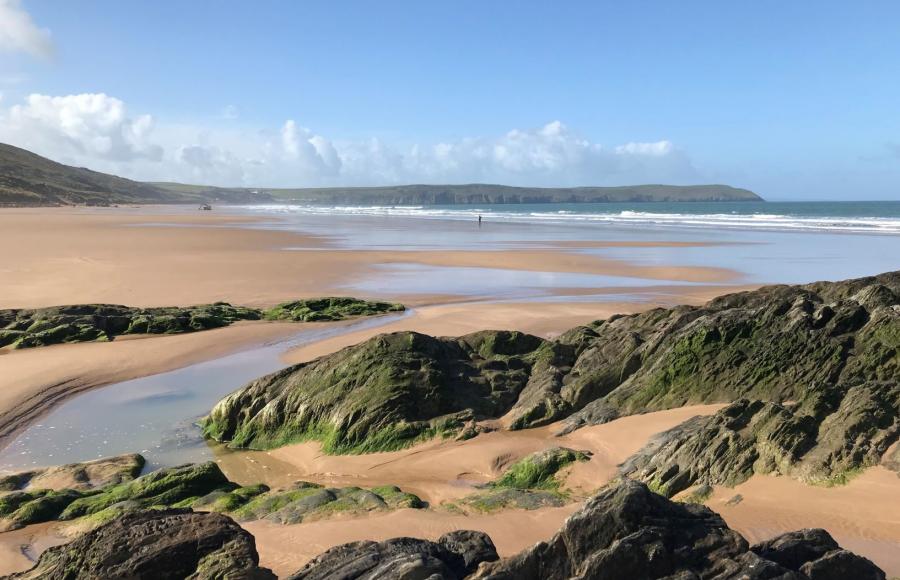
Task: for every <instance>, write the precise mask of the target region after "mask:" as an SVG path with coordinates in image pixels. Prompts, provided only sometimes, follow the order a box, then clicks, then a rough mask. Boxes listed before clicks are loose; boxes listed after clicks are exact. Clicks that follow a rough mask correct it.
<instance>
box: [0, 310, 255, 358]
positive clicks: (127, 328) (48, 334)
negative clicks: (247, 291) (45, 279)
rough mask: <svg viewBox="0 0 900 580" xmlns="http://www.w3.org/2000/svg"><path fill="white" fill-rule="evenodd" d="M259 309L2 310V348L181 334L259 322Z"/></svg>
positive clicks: (0, 337) (0, 338)
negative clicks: (144, 335)
mask: <svg viewBox="0 0 900 580" xmlns="http://www.w3.org/2000/svg"><path fill="white" fill-rule="evenodd" d="M260 318H261V313H260V311H259V310H257V309H255V308H243V307H240V306H232V305H230V304H228V303H225V302H217V303H215V304H204V305H200V306H190V307H185V308H178V307H171V308H170V307H163V308H131V307H128V306H120V305H116V304H82V305H76V306H54V307H50V308H38V309H33V310H0V348H2V347H9V348H29V347H35V346H46V345H50V344H59V343H65V342H92V341H104V340H112V339H113V338H115V337H116V336H120V335H125V334H178V333H184V332H195V331H199V330H208V329H211V328H219V327H222V326H227V325H229V324H232V323H233V322H236V321H238V320H259V319H260Z"/></svg>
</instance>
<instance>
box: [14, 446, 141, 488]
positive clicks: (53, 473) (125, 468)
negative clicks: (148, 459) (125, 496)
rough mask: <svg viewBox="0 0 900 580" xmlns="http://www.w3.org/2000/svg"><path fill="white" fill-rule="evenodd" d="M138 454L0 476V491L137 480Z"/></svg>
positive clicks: (139, 467)
mask: <svg viewBox="0 0 900 580" xmlns="http://www.w3.org/2000/svg"><path fill="white" fill-rule="evenodd" d="M144 463H145V461H144V458H143V457H142V456H140V455H138V454H137V453H129V454H126V455H117V456H115V457H104V458H102V459H95V460H93V461H85V462H83V463H69V464H67V465H58V466H55V467H45V468H41V469H32V470H29V471H20V472H18V473H12V474H9V475H4V476H2V477H0V492H4V491H22V490H26V489H52V490H57V491H58V490H62V489H76V490H86V489H96V488H100V487H106V486H107V485H114V484H117V483H122V482H125V481H128V480H131V479H134V478H135V477H137V476H138V475H139V474H140V473H141V469H143V468H144Z"/></svg>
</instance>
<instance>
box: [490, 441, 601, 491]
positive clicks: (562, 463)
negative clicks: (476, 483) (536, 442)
mask: <svg viewBox="0 0 900 580" xmlns="http://www.w3.org/2000/svg"><path fill="white" fill-rule="evenodd" d="M590 457H591V453H590V452H588V451H575V450H574V449H569V448H567V447H552V448H550V449H545V450H543V451H538V452H536V453H532V454H531V455H528V456H527V457H524V458H522V459H520V460H519V461H517V462H515V463H513V464H512V465H510V466H509V467H508V468H507V469H506V471H504V473H503V475H502V476H501V477H500V479H498V480H497V481H495V482H493V483H491V484H490V485H491V487H506V488H513V489H558V488H559V486H560V484H561V483H562V482H561V481H559V480H558V479H557V478H556V474H557V473H558V472H559V471H560V470H562V469H563V468H565V467H567V466H568V465H570V464H571V463H575V462H576V461H587V460H588V459H590Z"/></svg>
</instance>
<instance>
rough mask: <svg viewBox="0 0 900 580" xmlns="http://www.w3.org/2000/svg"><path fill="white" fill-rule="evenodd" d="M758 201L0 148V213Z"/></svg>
mask: <svg viewBox="0 0 900 580" xmlns="http://www.w3.org/2000/svg"><path fill="white" fill-rule="evenodd" d="M644 201H762V200H761V198H760V197H759V196H758V195H756V194H755V193H753V192H751V191H748V190H746V189H738V188H734V187H730V186H728V185H684V186H679V185H631V186H622V187H568V188H546V187H511V186H508V185H490V184H468V185H391V186H384V187H326V188H298V189H266V188H260V189H257V188H246V187H213V186H206V185H189V184H182V183H141V182H138V181H132V180H130V179H125V178H123V177H116V176H115V175H108V174H105V173H99V172H97V171H91V170H90V169H86V168H84V167H72V166H70V165H63V164H62V163H57V162H55V161H52V160H50V159H47V158H45V157H41V156H40V155H36V154H34V153H31V152H30V151H26V150H25V149H20V148H18V147H13V146H12V145H6V144H3V143H0V206H4V205H6V206H29V205H31V206H34V205H111V204H127V203H205V202H214V203H254V202H255V203H278V202H285V203H288V202H298V203H313V204H316V203H321V204H362V205H367V204H368V205H437V204H484V203H560V202H644Z"/></svg>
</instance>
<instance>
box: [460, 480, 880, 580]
mask: <svg viewBox="0 0 900 580" xmlns="http://www.w3.org/2000/svg"><path fill="white" fill-rule="evenodd" d="M829 569H831V571H829ZM835 571H839V572H840V573H841V574H843V575H842V576H835V575H833V574H834V573H836V572H835ZM828 574H832V575H828ZM474 577H475V578H479V579H482V580H487V579H490V580H568V579H571V578H579V579H582V580H620V579H623V578H628V579H629V580H651V579H663V578H665V579H668V580H676V579H677V580H693V579H699V578H716V579H719V580H726V579H733V580H738V579H742V580H764V579H765V580H768V579H778V580H826V579H830V578H836V577H841V578H854V579H857V580H883V579H884V577H885V576H884V573H883V572H882V571H881V570H880V569H878V568H877V567H876V566H875V565H874V564H873V563H872V562H870V561H868V560H866V559H865V558H862V557H860V556H856V555H854V554H852V553H850V552H847V551H845V550H842V549H841V548H840V547H839V546H838V545H837V543H835V542H834V540H833V539H832V538H831V537H830V536H828V535H827V533H825V532H823V531H821V530H817V531H804V532H799V533H792V534H786V535H785V536H781V537H779V538H775V539H773V540H770V541H769V542H766V543H764V544H760V545H757V546H753V547H752V548H751V547H750V546H749V545H748V543H747V541H746V540H745V539H744V538H743V537H742V536H741V535H740V534H738V533H737V532H735V531H733V530H731V529H729V528H728V526H727V525H726V524H725V522H724V520H722V518H721V517H719V516H718V515H717V514H716V513H714V512H713V511H711V510H710V509H709V508H706V507H704V506H702V505H697V504H680V503H675V502H672V501H669V500H667V499H666V498H664V497H663V496H660V495H657V494H655V493H653V492H651V491H650V490H649V489H648V488H647V486H645V485H644V484H642V483H639V482H636V481H631V480H623V481H620V482H618V483H616V484H613V485H611V486H610V487H608V488H607V489H606V490H604V491H602V492H600V493H599V494H597V495H596V496H594V497H593V498H591V499H590V500H589V501H588V502H587V503H586V504H585V506H584V507H583V508H582V509H581V510H580V511H579V512H577V513H575V514H574V515H572V516H571V517H570V518H569V519H568V520H566V522H565V524H564V525H563V528H562V529H561V530H560V531H559V532H558V533H557V534H556V535H555V536H553V538H551V539H550V540H548V541H546V542H540V543H538V544H536V545H535V546H534V547H532V548H528V549H527V550H525V551H523V552H521V553H519V554H517V555H515V556H513V557H511V558H508V559H505V560H501V561H498V562H495V563H486V564H482V565H481V567H480V568H479V570H478V572H477V574H475V576H474Z"/></svg>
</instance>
